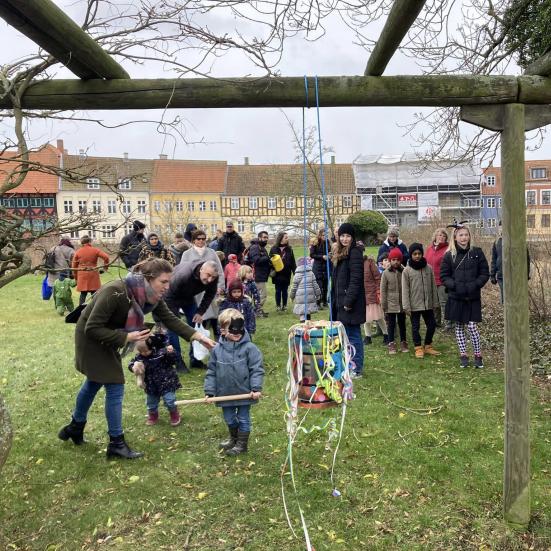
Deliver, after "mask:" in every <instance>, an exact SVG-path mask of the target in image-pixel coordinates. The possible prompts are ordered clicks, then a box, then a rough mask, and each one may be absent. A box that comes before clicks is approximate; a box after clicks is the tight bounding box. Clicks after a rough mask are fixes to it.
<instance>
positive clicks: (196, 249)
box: [193, 245, 207, 257]
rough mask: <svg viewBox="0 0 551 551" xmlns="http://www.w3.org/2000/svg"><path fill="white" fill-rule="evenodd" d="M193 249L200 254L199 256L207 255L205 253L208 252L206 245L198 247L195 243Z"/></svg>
mask: <svg viewBox="0 0 551 551" xmlns="http://www.w3.org/2000/svg"><path fill="white" fill-rule="evenodd" d="M193 250H194V251H195V252H196V253H197V254H198V255H199V256H201V257H202V256H205V253H206V252H207V248H206V247H196V246H195V245H193Z"/></svg>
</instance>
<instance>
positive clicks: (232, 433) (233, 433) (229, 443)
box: [219, 427, 237, 451]
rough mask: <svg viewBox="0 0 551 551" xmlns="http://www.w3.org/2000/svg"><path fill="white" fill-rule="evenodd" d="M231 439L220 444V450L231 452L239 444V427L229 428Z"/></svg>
mask: <svg viewBox="0 0 551 551" xmlns="http://www.w3.org/2000/svg"><path fill="white" fill-rule="evenodd" d="M228 430H229V433H230V437H229V438H228V439H227V440H224V441H223V442H220V445H219V448H220V449H221V450H224V451H227V450H231V449H232V448H233V447H234V446H235V444H236V443H237V427H228Z"/></svg>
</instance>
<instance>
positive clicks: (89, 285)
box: [72, 243, 109, 292]
mask: <svg viewBox="0 0 551 551" xmlns="http://www.w3.org/2000/svg"><path fill="white" fill-rule="evenodd" d="M99 258H101V259H102V260H103V267H104V269H105V270H107V268H108V267H109V257H108V256H107V254H105V253H104V252H103V251H102V250H101V249H98V248H97V247H92V245H90V243H87V244H86V245H82V247H81V248H80V249H78V251H77V252H76V253H75V255H74V256H73V263H72V268H73V275H74V277H75V279H76V282H77V291H81V292H82V291H97V290H98V289H99V288H100V287H101V281H100V277H99V272H98V268H97V265H98V259H99Z"/></svg>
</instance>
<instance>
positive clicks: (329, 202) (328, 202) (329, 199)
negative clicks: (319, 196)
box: [326, 195, 335, 209]
mask: <svg viewBox="0 0 551 551" xmlns="http://www.w3.org/2000/svg"><path fill="white" fill-rule="evenodd" d="M326 206H327V208H328V209H332V208H333V207H334V206H335V198H334V197H333V196H332V195H328V196H327V198H326Z"/></svg>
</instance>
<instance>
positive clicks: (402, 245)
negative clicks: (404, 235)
mask: <svg viewBox="0 0 551 551" xmlns="http://www.w3.org/2000/svg"><path fill="white" fill-rule="evenodd" d="M394 247H398V248H399V249H400V252H401V253H402V256H403V259H402V265H403V266H405V265H406V264H407V262H408V260H409V252H408V248H407V247H406V244H405V243H404V242H403V241H402V240H401V239H398V241H397V244H396V245H391V244H390V243H389V241H388V239H385V240H384V241H383V244H382V245H381V246H380V247H379V252H378V253H377V262H381V256H383V254H384V253H390V251H391V250H392V249H394Z"/></svg>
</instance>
